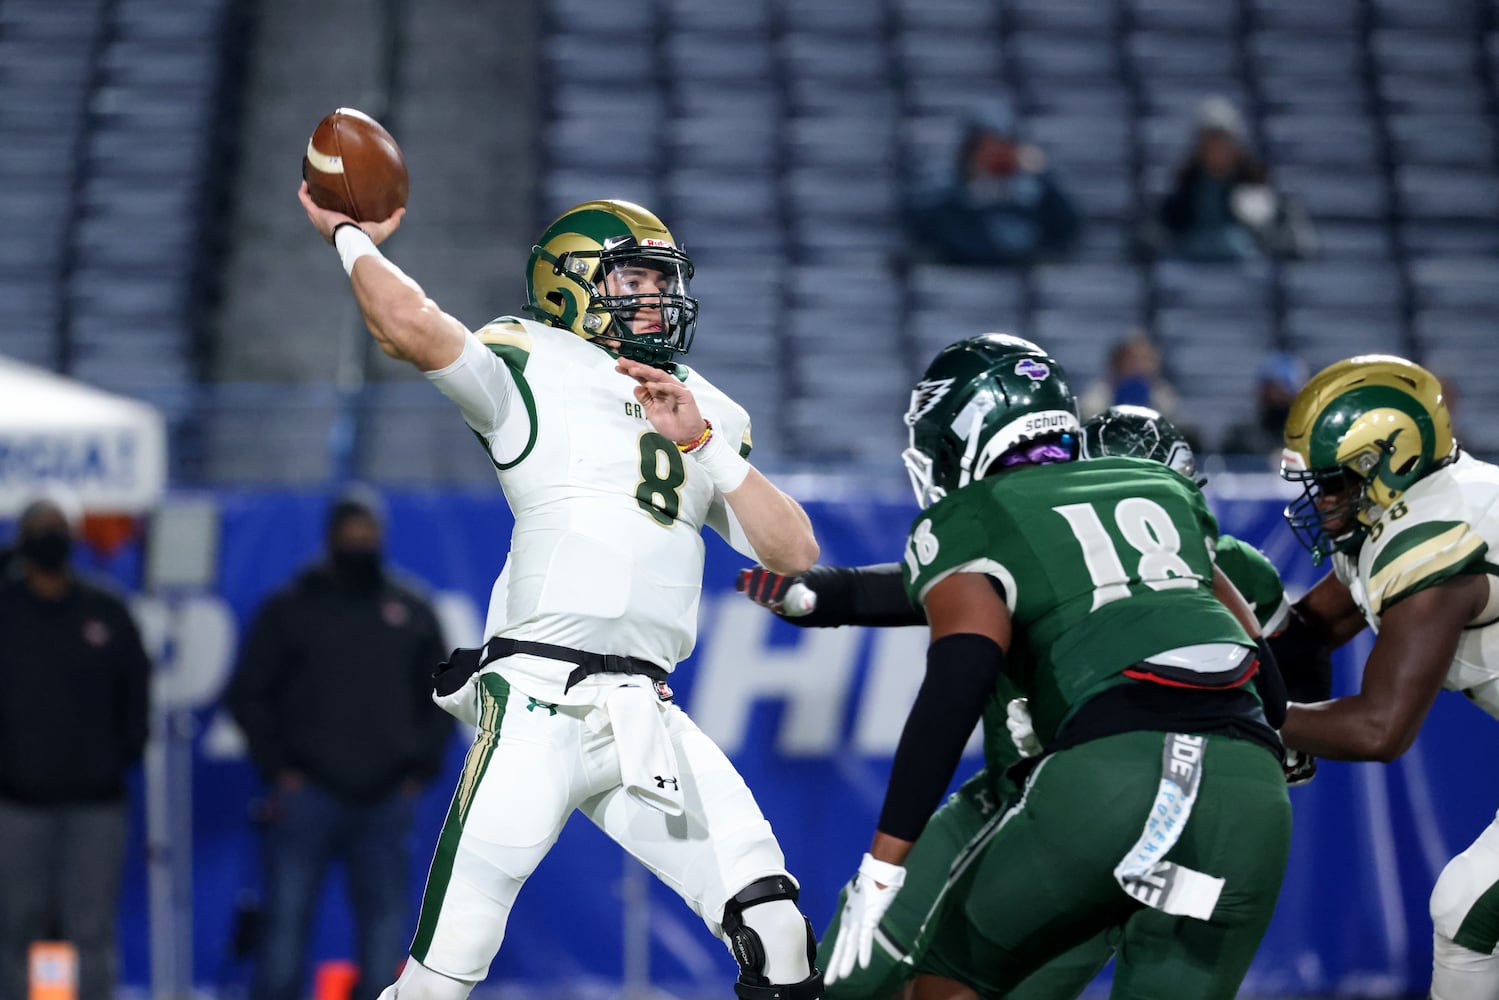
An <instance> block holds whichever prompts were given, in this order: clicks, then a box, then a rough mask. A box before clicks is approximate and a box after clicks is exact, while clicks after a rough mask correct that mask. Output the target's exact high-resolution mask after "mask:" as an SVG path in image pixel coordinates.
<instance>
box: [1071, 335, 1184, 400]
mask: <svg viewBox="0 0 1499 1000" xmlns="http://www.w3.org/2000/svg"><path fill="white" fill-rule="evenodd" d="M1077 402H1078V412H1079V415H1080V416H1081V417H1082V418H1083V419H1085V420H1086V419H1087V418H1089V417H1091V416H1094V415H1096V414H1099V413H1102V412H1103V411H1104V410H1106V409H1108V408H1109V407H1111V406H1148V407H1150V408H1151V409H1153V410H1158V411H1159V412H1160V413H1161V414H1162V415H1163V416H1165V417H1167V418H1168V419H1174V414H1175V413H1176V390H1175V389H1173V388H1172V387H1171V383H1170V382H1168V381H1167V380H1166V376H1165V375H1164V374H1163V373H1162V371H1161V352H1160V351H1158V350H1157V349H1156V346H1155V342H1154V341H1152V340H1151V339H1150V336H1149V335H1148V334H1146V332H1145V331H1144V330H1139V329H1136V330H1133V331H1131V332H1130V334H1129V336H1127V337H1125V338H1124V339H1123V340H1120V341H1118V342H1117V343H1115V344H1114V346H1113V347H1112V348H1111V349H1110V350H1109V365H1108V372H1107V374H1106V375H1105V376H1104V377H1103V378H1101V379H1097V380H1095V381H1094V382H1093V383H1092V384H1091V385H1089V386H1088V387H1087V389H1085V390H1084V391H1083V393H1082V394H1081V395H1080V396H1079V397H1078V401H1077Z"/></svg>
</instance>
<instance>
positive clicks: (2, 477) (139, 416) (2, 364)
mask: <svg viewBox="0 0 1499 1000" xmlns="http://www.w3.org/2000/svg"><path fill="white" fill-rule="evenodd" d="M166 459H167V444H166V425H165V423H164V421H163V420H162V417H161V413H160V412H158V411H157V410H156V408H155V407H153V406H150V405H148V404H146V403H142V402H139V401H137V400H133V399H127V398H125V397H123V396H116V395H113V394H111V393H108V392H104V391H103V390H100V389H95V388H94V387H92V386H90V385H86V384H84V383H82V382H78V381H75V380H73V379H70V378H63V377H62V376H60V375H54V374H53V373H51V372H49V371H47V370H45V369H43V368H36V367H33V366H31V365H25V364H21V363H20V362H17V361H11V360H10V359H8V358H0V517H12V516H14V515H16V514H18V513H19V512H20V510H21V508H22V507H23V506H25V504H27V503H28V502H29V501H31V500H34V499H36V497H37V496H39V495H41V494H43V493H46V492H47V491H48V490H49V489H55V488H56V487H58V486H61V487H63V488H65V489H67V490H70V491H71V492H72V493H73V494H74V495H75V496H76V497H77V498H78V500H79V502H80V503H81V504H82V505H83V509H84V510H86V511H108V512H119V513H129V514H139V513H144V512H145V511H147V510H150V509H151V508H152V507H154V506H155V505H156V504H157V502H158V501H160V499H161V497H162V494H163V493H164V492H165V490H166V480H167V461H166Z"/></svg>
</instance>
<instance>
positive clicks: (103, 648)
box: [0, 578, 151, 805]
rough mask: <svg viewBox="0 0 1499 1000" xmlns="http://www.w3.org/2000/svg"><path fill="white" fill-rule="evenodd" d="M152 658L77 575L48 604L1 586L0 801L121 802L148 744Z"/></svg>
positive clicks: (126, 617)
mask: <svg viewBox="0 0 1499 1000" xmlns="http://www.w3.org/2000/svg"><path fill="white" fill-rule="evenodd" d="M150 680H151V663H150V660H148V659H147V658H146V651H145V649H144V648H143V647H142V646H141V637H140V632H139V631H138V630H137V629H136V627H135V622H134V620H132V619H131V617H130V611H129V610H128V609H127V608H126V607H125V604H124V602H122V601H121V600H120V599H119V598H118V597H116V596H114V595H113V594H111V593H109V592H108V591H106V590H103V589H102V588H100V587H98V586H95V585H94V584H91V583H88V582H86V581H84V580H80V579H76V578H75V579H74V581H73V586H72V587H71V588H70V589H69V591H68V593H67V594H66V596H64V597H63V598H62V600H59V601H48V600H44V599H42V598H40V597H37V596H36V595H35V594H33V593H32V592H31V590H29V589H28V588H27V587H26V585H25V584H24V583H22V582H21V581H19V580H6V581H4V582H3V583H0V798H6V799H10V800H12V801H17V802H25V803H29V804H34V805H63V804H77V803H89V802H108V801H113V800H118V799H120V798H121V797H123V796H124V794H125V777H126V775H127V773H128V772H129V770H130V768H132V767H133V766H135V764H136V763H137V762H139V761H140V759H141V754H142V752H144V750H145V747H146V726H147V717H148V704H149V701H150V698H149V686H150Z"/></svg>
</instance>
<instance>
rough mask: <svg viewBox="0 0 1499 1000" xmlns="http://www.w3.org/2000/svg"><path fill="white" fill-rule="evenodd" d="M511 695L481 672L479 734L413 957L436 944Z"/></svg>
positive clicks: (422, 957) (431, 878) (421, 957)
mask: <svg viewBox="0 0 1499 1000" xmlns="http://www.w3.org/2000/svg"><path fill="white" fill-rule="evenodd" d="M509 697H510V685H509V683H507V682H506V680H505V678H503V677H501V676H500V675H499V674H480V675H479V733H478V735H477V736H475V737H474V742H473V744H472V745H471V746H470V747H469V748H468V756H467V757H465V758H464V761H463V773H462V774H461V775H459V777H458V788H457V790H456V791H454V792H453V803H452V805H450V806H448V817H447V819H445V820H444V821H443V824H442V833H441V834H440V835H439V836H438V838H437V851H436V853H434V854H433V856H432V868H431V870H430V871H429V872H428V873H427V889H426V891H425V892H424V893H423V894H422V914H421V916H420V917H419V918H417V922H416V937H415V938H414V939H413V940H412V942H411V957H412V958H414V959H416V960H417V961H418V962H425V961H426V960H427V951H428V949H430V948H431V947H432V935H433V934H434V933H436V931H437V918H438V917H439V916H440V915H441V914H442V901H443V897H444V896H446V895H447V892H448V881H449V880H450V879H451V878H452V877H453V859H454V858H456V857H457V856H458V841H459V840H460V839H461V838H462V836H463V824H464V822H465V821H466V820H467V819H468V812H469V807H470V806H472V805H473V802H474V793H475V792H477V791H478V789H479V782H481V781H483V780H484V772H485V771H486V770H487V769H488V767H489V758H490V757H492V756H493V755H494V746H495V744H496V743H497V742H499V739H500V724H501V723H502V722H504V720H505V702H506V701H507V700H508V699H509Z"/></svg>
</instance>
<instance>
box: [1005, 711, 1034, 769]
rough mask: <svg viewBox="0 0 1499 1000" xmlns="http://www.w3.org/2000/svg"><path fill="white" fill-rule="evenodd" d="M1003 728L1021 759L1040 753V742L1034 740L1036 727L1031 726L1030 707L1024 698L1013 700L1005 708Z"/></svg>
mask: <svg viewBox="0 0 1499 1000" xmlns="http://www.w3.org/2000/svg"><path fill="white" fill-rule="evenodd" d="M1005 716H1006V718H1005V728H1006V729H1008V730H1009V731H1010V739H1011V740H1012V741H1013V742H1014V744H1015V749H1016V750H1019V751H1020V756H1022V757H1034V756H1036V755H1037V754H1039V753H1040V752H1041V741H1040V740H1038V739H1036V727H1035V726H1034V725H1032V724H1031V706H1030V703H1029V702H1028V701H1026V700H1025V699H1024V698H1015V699H1013V700H1012V701H1011V702H1010V703H1009V704H1008V705H1006V706H1005Z"/></svg>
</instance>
